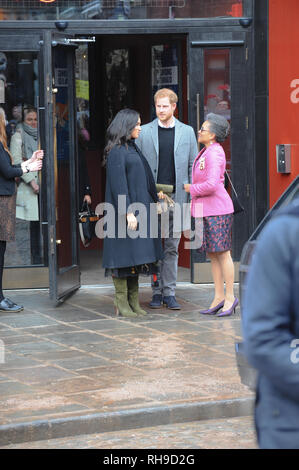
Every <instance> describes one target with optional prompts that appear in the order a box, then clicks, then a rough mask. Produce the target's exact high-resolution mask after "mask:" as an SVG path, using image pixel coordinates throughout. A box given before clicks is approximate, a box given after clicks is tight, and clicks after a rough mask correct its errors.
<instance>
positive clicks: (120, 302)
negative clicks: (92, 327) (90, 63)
mask: <svg viewBox="0 0 299 470" xmlns="http://www.w3.org/2000/svg"><path fill="white" fill-rule="evenodd" d="M112 279H113V283H114V287H115V299H114V305H115V313H116V315H118V314H119V313H120V315H122V316H123V317H137V314H136V313H135V312H133V310H132V309H131V307H130V305H129V302H128V287H127V278H126V277H124V278H120V277H112Z"/></svg>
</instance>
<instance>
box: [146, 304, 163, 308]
mask: <svg viewBox="0 0 299 470" xmlns="http://www.w3.org/2000/svg"><path fill="white" fill-rule="evenodd" d="M162 307H163V305H162V304H161V305H149V308H162Z"/></svg>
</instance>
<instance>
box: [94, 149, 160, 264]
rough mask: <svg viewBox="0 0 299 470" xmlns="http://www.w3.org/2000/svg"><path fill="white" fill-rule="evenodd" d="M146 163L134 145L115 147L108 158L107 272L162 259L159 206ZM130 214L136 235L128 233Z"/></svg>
mask: <svg viewBox="0 0 299 470" xmlns="http://www.w3.org/2000/svg"><path fill="white" fill-rule="evenodd" d="M143 160H145V159H142V157H141V156H140V155H139V153H138V151H137V149H136V147H135V144H134V142H133V141H132V142H131V141H130V142H129V143H128V144H124V145H120V146H115V147H113V148H112V150H111V151H110V152H109V154H108V157H107V175H106V195H105V204H106V206H107V207H106V215H105V218H106V221H107V222H106V224H105V225H104V230H105V232H106V237H105V238H104V252H103V267H104V268H123V267H130V266H138V265H142V264H148V263H154V262H156V261H158V260H159V259H161V257H162V245H161V238H160V237H159V236H158V233H157V230H156V229H157V227H158V223H157V222H158V217H157V205H156V203H155V201H154V199H153V197H152V195H151V194H150V192H149V186H148V178H149V175H150V177H152V174H151V170H150V167H148V168H147V171H146V168H145V165H148V164H147V162H146V161H145V162H144V161H143ZM148 172H150V174H149V173H148ZM130 206H131V207H130ZM129 212H133V213H134V214H135V216H136V217H137V219H138V222H139V224H138V227H137V231H136V232H133V231H131V230H127V224H126V214H127V213H129ZM108 224H109V227H108Z"/></svg>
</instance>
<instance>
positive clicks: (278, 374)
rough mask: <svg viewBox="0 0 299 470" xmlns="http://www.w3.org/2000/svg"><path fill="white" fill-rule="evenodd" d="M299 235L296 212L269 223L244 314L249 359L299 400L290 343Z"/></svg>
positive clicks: (298, 370)
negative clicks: (295, 228) (295, 226)
mask: <svg viewBox="0 0 299 470" xmlns="http://www.w3.org/2000/svg"><path fill="white" fill-rule="evenodd" d="M294 223H295V224H297V232H296V231H295V232H294ZM298 233H299V226H298V221H295V218H294V217H291V216H279V217H277V218H275V219H273V220H272V221H270V222H269V223H268V224H267V226H266V227H265V229H264V230H263V232H262V234H261V236H260V238H259V240H258V243H257V247H256V249H255V253H254V256H253V259H252V264H251V266H250V269H249V273H248V278H247V283H246V290H245V296H244V305H243V312H242V316H243V336H244V340H245V343H244V346H245V353H246V355H247V357H248V360H249V362H250V363H251V364H252V365H253V366H254V367H255V368H256V369H257V370H258V371H259V372H260V373H261V374H262V375H263V376H265V377H267V379H268V380H270V381H271V382H272V384H273V385H274V386H275V387H276V388H277V389H278V390H280V392H281V393H283V394H285V395H286V396H289V397H290V398H292V399H295V400H298V396H299V365H298V364H295V363H294V361H292V360H291V359H292V352H293V351H294V349H293V347H292V346H291V345H292V341H293V340H295V339H296V337H295V336H294V333H293V332H292V330H293V328H292V315H294V317H295V318H297V321H298V316H299V311H297V312H294V311H292V309H293V308H294V307H293V306H294V303H293V298H294V296H295V295H296V292H295V290H296V288H295V285H296V283H294V272H297V275H298V272H299V266H298V252H297V246H298V243H297V238H298ZM295 264H296V266H295ZM297 282H298V278H297ZM297 288H298V286H297ZM294 317H293V318H294Z"/></svg>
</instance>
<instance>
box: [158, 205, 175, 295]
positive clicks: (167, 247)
mask: <svg viewBox="0 0 299 470" xmlns="http://www.w3.org/2000/svg"><path fill="white" fill-rule="evenodd" d="M163 216H166V214H162V216H161V218H163ZM160 224H161V225H162V236H163V220H162V223H161V221H160ZM180 239H181V233H173V210H172V209H170V210H169V233H167V234H166V236H165V238H164V250H163V252H164V258H163V259H162V260H160V261H159V273H158V275H157V281H156V282H154V281H153V278H152V291H153V294H162V295H163V296H168V295H175V287H176V281H177V273H178V257H179V255H178V247H179V243H180Z"/></svg>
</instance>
